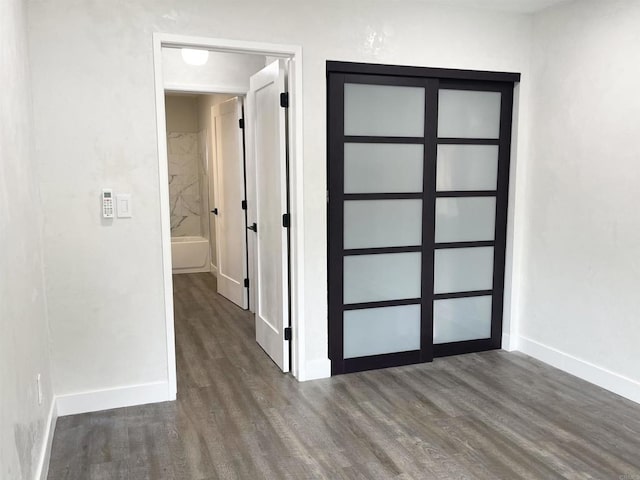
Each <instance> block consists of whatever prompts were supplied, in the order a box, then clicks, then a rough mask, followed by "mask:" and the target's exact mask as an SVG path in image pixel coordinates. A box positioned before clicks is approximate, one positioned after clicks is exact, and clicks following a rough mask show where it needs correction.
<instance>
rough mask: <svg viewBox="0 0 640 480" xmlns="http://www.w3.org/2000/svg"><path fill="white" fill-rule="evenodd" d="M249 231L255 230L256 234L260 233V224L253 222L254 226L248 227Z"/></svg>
mask: <svg viewBox="0 0 640 480" xmlns="http://www.w3.org/2000/svg"><path fill="white" fill-rule="evenodd" d="M247 229H249V230H253V231H254V232H256V233H258V224H257V223H256V222H253V225H251V226H249V227H247Z"/></svg>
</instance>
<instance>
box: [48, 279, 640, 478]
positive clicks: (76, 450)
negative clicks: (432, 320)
mask: <svg viewBox="0 0 640 480" xmlns="http://www.w3.org/2000/svg"><path fill="white" fill-rule="evenodd" d="M174 285H175V308H176V337H177V355H178V359H177V360H178V400H177V402H167V403H160V404H153V405H145V406H139V407H131V408H122V409H117V410H110V411H104V412H98V413H91V414H84V415H76V416H69V417H62V418H59V419H58V423H57V426H56V431H55V437H54V443H53V452H52V457H51V466H50V471H49V480H61V479H80V480H85V479H101V480H102V479H104V480H106V479H109V480H111V479H131V480H134V479H135V480H137V479H180V480H182V479H184V480H189V479H193V480H205V479H218V478H224V479H261V478H267V479H315V478H327V479H492V480H493V479H520V478H526V479H536V480H537V479H554V478H567V479H612V480H613V479H615V480H619V479H623V480H640V405H637V404H635V403H633V402H630V401H627V400H625V399H623V398H621V397H618V396H616V395H614V394H612V393H609V392H607V391H605V390H602V389H600V388H598V387H595V386H593V385H591V384H588V383H586V382H584V381H581V380H579V379H577V378H575V377H572V376H571V375H568V374H565V373H563V372H561V371H559V370H556V369H554V368H551V367H549V366H546V365H544V364H542V363H540V362H538V361H535V360H533V359H531V358H529V357H527V356H525V355H522V354H517V353H507V352H503V351H493V352H486V353H479V354H470V355H462V356H457V357H449V358H443V359H437V360H436V361H434V362H433V363H431V364H422V365H413V366H408V367H399V368H391V369H386V370H378V371H370V372H363V373H356V374H350V375H343V376H339V377H334V378H331V379H326V380H318V381H312V382H305V383H298V382H297V381H296V380H294V379H293V378H292V377H291V376H289V375H283V374H282V373H280V372H279V371H278V369H277V367H276V366H275V365H274V364H273V363H272V362H271V361H270V360H269V359H268V357H267V356H266V355H265V353H264V352H263V351H262V350H261V349H260V347H258V345H257V344H256V343H255V341H254V328H253V319H252V317H251V316H250V315H249V314H248V313H247V312H244V311H242V310H240V309H238V308H237V307H236V306H234V305H233V304H231V303H230V302H228V301H226V300H225V299H223V298H221V297H219V296H218V295H217V294H215V293H214V292H215V278H214V277H212V276H211V275H209V274H193V275H178V276H175V277H174Z"/></svg>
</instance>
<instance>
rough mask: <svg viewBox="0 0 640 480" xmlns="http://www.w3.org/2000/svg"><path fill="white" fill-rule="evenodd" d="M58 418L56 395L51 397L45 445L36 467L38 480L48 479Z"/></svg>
mask: <svg viewBox="0 0 640 480" xmlns="http://www.w3.org/2000/svg"><path fill="white" fill-rule="evenodd" d="M57 420H58V409H57V402H56V397H55V396H53V398H52V399H51V407H50V408H49V414H48V415H47V426H46V430H45V432H44V445H43V446H42V449H41V450H42V451H41V453H40V458H39V460H38V466H37V467H36V474H35V476H34V478H35V479H36V480H47V476H48V473H49V461H50V460H51V447H52V446H53V435H54V433H55V430H56V421H57Z"/></svg>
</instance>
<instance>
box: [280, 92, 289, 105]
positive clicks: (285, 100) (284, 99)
mask: <svg viewBox="0 0 640 480" xmlns="http://www.w3.org/2000/svg"><path fill="white" fill-rule="evenodd" d="M280 106H281V107H282V108H289V92H283V93H281V94H280Z"/></svg>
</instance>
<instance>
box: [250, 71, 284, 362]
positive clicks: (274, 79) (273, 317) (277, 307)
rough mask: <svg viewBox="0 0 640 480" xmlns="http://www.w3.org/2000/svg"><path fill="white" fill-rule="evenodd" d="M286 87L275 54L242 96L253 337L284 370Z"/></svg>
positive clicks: (254, 77) (254, 76)
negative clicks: (252, 268)
mask: <svg viewBox="0 0 640 480" xmlns="http://www.w3.org/2000/svg"><path fill="white" fill-rule="evenodd" d="M285 91H286V78H285V62H284V60H278V61H275V62H273V63H272V64H270V65H268V66H267V67H265V68H264V69H262V70H261V71H259V72H258V73H256V74H255V75H253V76H252V77H251V80H250V88H249V94H248V97H247V106H248V114H247V120H248V122H247V125H248V127H249V128H248V130H247V139H248V140H249V145H248V146H249V150H250V152H251V157H252V158H251V160H250V163H249V165H250V167H249V171H250V178H251V179H252V180H253V181H254V182H255V183H254V190H253V191H252V189H251V188H249V190H248V193H250V195H249V202H250V203H249V211H248V215H249V224H252V223H254V222H255V223H256V225H257V228H256V230H257V231H256V232H254V233H251V232H250V234H251V235H252V236H253V237H254V240H253V243H254V245H253V250H254V252H255V261H254V262H253V263H254V265H255V275H253V276H252V277H253V278H255V280H254V283H255V293H256V294H255V322H256V341H257V342H258V344H260V346H261V347H262V348H263V349H264V351H265V352H267V354H268V355H269V356H270V357H271V358H272V359H273V361H274V362H275V363H276V364H277V365H278V366H279V367H280V368H281V369H282V371H283V372H288V371H289V341H288V340H285V328H286V327H288V326H289V307H288V305H289V302H288V296H289V291H288V255H287V229H286V228H284V227H283V215H284V214H286V213H288V210H287V164H286V137H285V135H286V130H285V129H286V123H285V116H286V112H287V111H286V109H285V108H282V107H281V106H280V94H281V93H282V92H285Z"/></svg>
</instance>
